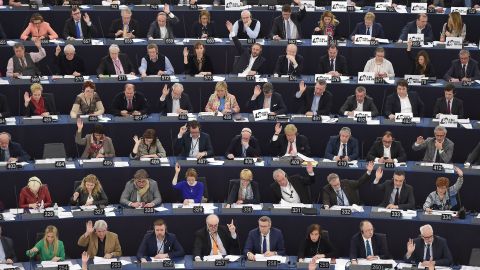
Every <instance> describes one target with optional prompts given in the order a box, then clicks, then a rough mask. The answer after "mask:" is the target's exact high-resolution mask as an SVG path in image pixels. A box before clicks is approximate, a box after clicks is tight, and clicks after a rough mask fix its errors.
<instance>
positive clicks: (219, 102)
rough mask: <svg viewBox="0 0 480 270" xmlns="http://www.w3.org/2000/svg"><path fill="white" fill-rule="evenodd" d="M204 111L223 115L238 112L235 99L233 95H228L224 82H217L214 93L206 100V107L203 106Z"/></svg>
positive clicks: (238, 108)
mask: <svg viewBox="0 0 480 270" xmlns="http://www.w3.org/2000/svg"><path fill="white" fill-rule="evenodd" d="M205 111H206V112H217V111H218V112H221V113H223V114H226V113H238V112H240V107H239V106H238V103H237V99H236V98H235V96H234V95H232V94H229V93H228V86H227V83H226V82H217V84H216V85H215V92H214V93H213V94H212V95H211V96H210V98H209V99H208V103H207V106H205Z"/></svg>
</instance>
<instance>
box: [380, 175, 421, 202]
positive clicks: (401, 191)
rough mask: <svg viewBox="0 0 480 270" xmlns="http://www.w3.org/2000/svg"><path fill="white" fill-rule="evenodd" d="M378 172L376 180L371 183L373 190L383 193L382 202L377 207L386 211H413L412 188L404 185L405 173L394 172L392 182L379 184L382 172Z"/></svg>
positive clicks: (387, 181) (413, 198)
mask: <svg viewBox="0 0 480 270" xmlns="http://www.w3.org/2000/svg"><path fill="white" fill-rule="evenodd" d="M378 171H379V173H378V175H377V178H375V181H374V182H373V185H374V188H375V189H376V190H378V191H381V192H383V201H382V202H381V203H380V204H379V205H378V206H379V207H384V208H387V209H400V210H415V196H414V195H413V187H412V186H411V185H409V184H407V183H405V172H404V171H395V172H394V173H393V179H392V180H386V181H385V182H384V183H382V184H379V182H380V180H381V178H382V176H380V175H383V170H381V169H380V170H378ZM378 176H380V177H378Z"/></svg>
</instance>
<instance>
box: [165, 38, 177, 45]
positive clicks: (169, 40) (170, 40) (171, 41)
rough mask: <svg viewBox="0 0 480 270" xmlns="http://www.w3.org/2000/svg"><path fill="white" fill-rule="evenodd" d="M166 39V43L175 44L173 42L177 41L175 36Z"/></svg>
mask: <svg viewBox="0 0 480 270" xmlns="http://www.w3.org/2000/svg"><path fill="white" fill-rule="evenodd" d="M164 41H165V44H173V43H175V40H174V39H173V38H166V39H164Z"/></svg>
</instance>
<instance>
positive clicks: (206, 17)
mask: <svg viewBox="0 0 480 270" xmlns="http://www.w3.org/2000/svg"><path fill="white" fill-rule="evenodd" d="M191 37H193V38H208V37H215V24H214V23H213V22H211V21H210V12H208V11H207V10H201V11H200V14H199V15H198V22H195V23H193V27H192V35H191Z"/></svg>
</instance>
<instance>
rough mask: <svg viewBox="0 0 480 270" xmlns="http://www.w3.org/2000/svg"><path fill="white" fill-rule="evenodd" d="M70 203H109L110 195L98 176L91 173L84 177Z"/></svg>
mask: <svg viewBox="0 0 480 270" xmlns="http://www.w3.org/2000/svg"><path fill="white" fill-rule="evenodd" d="M70 203H71V204H72V205H76V206H83V205H107V204H108V197H107V194H105V191H103V188H102V184H101V183H100V180H98V178H97V176H95V175H93V174H89V175H87V176H85V177H84V178H83V179H82V182H81V183H80V185H79V186H78V187H77V189H76V190H75V193H73V196H72V198H71V199H70Z"/></svg>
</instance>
